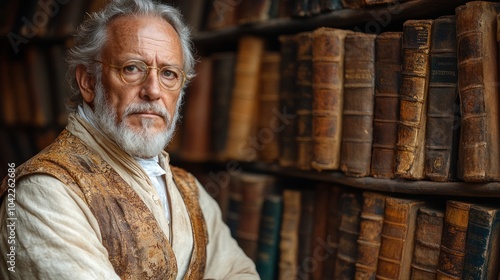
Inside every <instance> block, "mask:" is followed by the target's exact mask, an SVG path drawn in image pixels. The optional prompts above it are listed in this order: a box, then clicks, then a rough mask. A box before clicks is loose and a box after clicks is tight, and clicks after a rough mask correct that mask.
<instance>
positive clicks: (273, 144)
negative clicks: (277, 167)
mask: <svg viewBox="0 0 500 280" xmlns="http://www.w3.org/2000/svg"><path fill="white" fill-rule="evenodd" d="M279 91H280V54H279V52H270V51H268V52H265V53H264V54H263V56H262V71H261V75H260V93H259V106H258V114H257V117H258V125H257V142H258V144H257V145H256V149H257V151H258V159H259V160H260V161H263V162H275V161H277V160H278V158H279V143H278V133H279V128H280V127H278V128H277V127H276V126H275V123H274V121H273V118H274V114H275V111H279Z"/></svg>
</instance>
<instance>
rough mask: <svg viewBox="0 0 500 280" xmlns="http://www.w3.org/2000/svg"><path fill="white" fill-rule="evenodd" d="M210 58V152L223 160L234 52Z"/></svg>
mask: <svg viewBox="0 0 500 280" xmlns="http://www.w3.org/2000/svg"><path fill="white" fill-rule="evenodd" d="M211 58H212V96H213V97H212V101H211V103H212V116H211V119H212V121H211V122H210V124H211V125H210V126H211V128H210V130H211V133H210V143H211V149H210V150H211V152H212V155H213V157H214V159H215V160H220V159H223V157H224V154H225V150H226V142H227V128H228V123H229V111H230V108H231V96H232V90H233V84H234V70H235V64H236V52H219V53H214V54H212V55H211Z"/></svg>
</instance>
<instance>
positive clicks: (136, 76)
mask: <svg viewBox="0 0 500 280" xmlns="http://www.w3.org/2000/svg"><path fill="white" fill-rule="evenodd" d="M147 72H148V66H147V65H146V64H145V63H144V62H142V61H135V60H131V61H127V62H125V63H124V64H123V66H122V69H121V71H120V73H121V75H122V78H123V80H124V81H125V82H126V83H129V84H137V83H140V82H142V81H143V80H144V77H146V74H147Z"/></svg>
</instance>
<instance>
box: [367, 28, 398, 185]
mask: <svg viewBox="0 0 500 280" xmlns="http://www.w3.org/2000/svg"><path fill="white" fill-rule="evenodd" d="M402 34H403V33H402V32H384V33H381V34H379V35H378V36H377V38H375V104H374V112H373V144H372V146H373V147H372V158H371V160H372V162H371V171H370V175H371V176H372V177H374V178H393V177H394V164H395V161H396V160H395V155H396V143H397V138H398V120H399V89H400V85H401V63H402V51H401V38H402Z"/></svg>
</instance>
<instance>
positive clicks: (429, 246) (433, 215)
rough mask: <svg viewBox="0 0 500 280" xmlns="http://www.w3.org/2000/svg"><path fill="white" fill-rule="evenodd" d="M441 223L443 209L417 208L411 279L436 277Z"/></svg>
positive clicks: (442, 222)
mask: <svg viewBox="0 0 500 280" xmlns="http://www.w3.org/2000/svg"><path fill="white" fill-rule="evenodd" d="M443 224H444V211H443V210H442V209H440V208H433V207H422V208H420V209H419V211H418V216H417V225H416V228H415V242H414V246H415V248H414V251H413V261H412V265H411V279H436V270H437V266H438V259H439V247H440V245H441V237H442V235H443Z"/></svg>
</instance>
